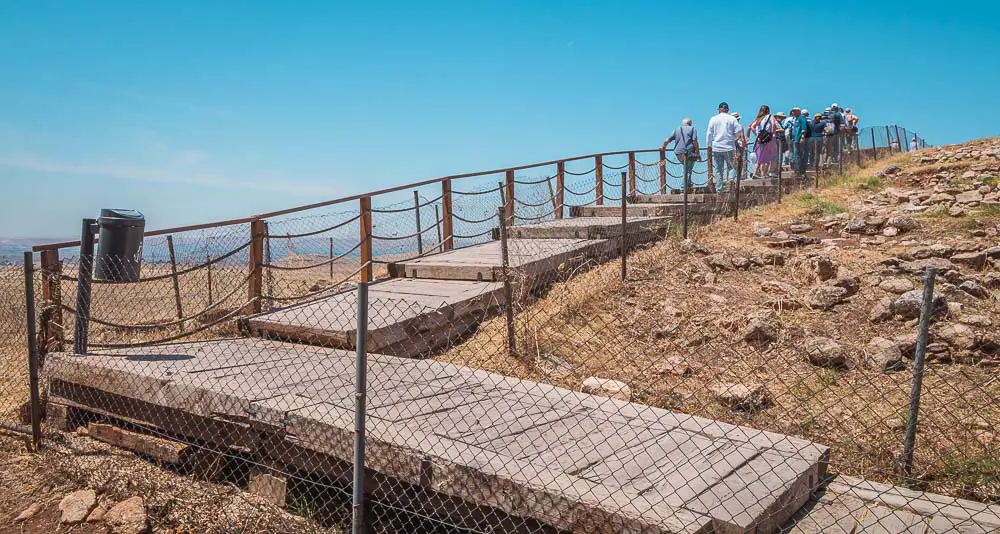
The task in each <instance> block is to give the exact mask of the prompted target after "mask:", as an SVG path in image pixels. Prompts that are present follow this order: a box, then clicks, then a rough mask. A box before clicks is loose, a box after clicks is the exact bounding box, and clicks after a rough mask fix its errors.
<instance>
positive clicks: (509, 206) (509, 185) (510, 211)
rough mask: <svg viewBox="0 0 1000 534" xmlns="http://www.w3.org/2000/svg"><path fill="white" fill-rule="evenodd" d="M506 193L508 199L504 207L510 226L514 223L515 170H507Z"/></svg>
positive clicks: (505, 178) (505, 179)
mask: <svg viewBox="0 0 1000 534" xmlns="http://www.w3.org/2000/svg"><path fill="white" fill-rule="evenodd" d="M504 182H505V183H504V188H505V190H504V193H505V194H506V195H507V198H505V199H504V207H505V208H506V210H505V213H506V214H507V221H508V224H513V223H514V169H509V170H507V172H506V174H505V176H504Z"/></svg>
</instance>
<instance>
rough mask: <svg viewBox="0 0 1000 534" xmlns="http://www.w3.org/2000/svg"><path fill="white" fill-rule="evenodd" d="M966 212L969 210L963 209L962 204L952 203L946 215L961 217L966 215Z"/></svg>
mask: <svg viewBox="0 0 1000 534" xmlns="http://www.w3.org/2000/svg"><path fill="white" fill-rule="evenodd" d="M968 213H969V210H967V209H965V208H963V207H962V206H959V205H957V204H956V205H954V206H952V207H950V208H948V215H950V216H952V217H963V216H965V215H967V214H968Z"/></svg>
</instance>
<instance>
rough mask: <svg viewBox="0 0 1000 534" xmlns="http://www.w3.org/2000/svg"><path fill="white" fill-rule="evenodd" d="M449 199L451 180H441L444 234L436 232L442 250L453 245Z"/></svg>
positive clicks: (450, 199)
mask: <svg viewBox="0 0 1000 534" xmlns="http://www.w3.org/2000/svg"><path fill="white" fill-rule="evenodd" d="M451 201H452V198H451V180H441V228H442V229H443V230H444V235H443V236H442V235H441V234H438V241H439V242H440V243H441V249H442V250H451V249H452V247H454V246H455V243H454V241H455V240H454V235H455V234H454V230H453V228H452V220H451V214H452V211H451V209H452V205H451ZM436 208H437V206H436V205H435V209H436ZM435 216H436V214H435Z"/></svg>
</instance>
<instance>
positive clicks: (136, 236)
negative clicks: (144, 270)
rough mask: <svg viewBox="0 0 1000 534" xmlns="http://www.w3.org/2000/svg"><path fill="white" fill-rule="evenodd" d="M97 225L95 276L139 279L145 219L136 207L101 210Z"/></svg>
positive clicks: (117, 280) (132, 280) (115, 280)
mask: <svg viewBox="0 0 1000 534" xmlns="http://www.w3.org/2000/svg"><path fill="white" fill-rule="evenodd" d="M97 225H98V228H99V230H98V239H97V254H96V256H95V257H94V278H95V279H97V280H103V281H106V282H119V283H125V282H137V281H138V280H139V270H140V268H141V266H142V234H143V231H144V230H145V228H146V218H145V217H143V215H142V214H141V213H139V212H138V211H135V210H114V209H102V210H101V217H100V218H99V219H97Z"/></svg>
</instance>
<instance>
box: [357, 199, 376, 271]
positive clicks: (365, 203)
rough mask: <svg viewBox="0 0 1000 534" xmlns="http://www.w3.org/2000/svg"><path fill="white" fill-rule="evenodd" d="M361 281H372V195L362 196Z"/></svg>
mask: <svg viewBox="0 0 1000 534" xmlns="http://www.w3.org/2000/svg"><path fill="white" fill-rule="evenodd" d="M360 206H361V219H360V221H361V224H360V225H359V226H360V228H361V235H360V236H359V237H360V238H361V281H362V282H371V281H372V270H373V269H372V268H373V267H374V264H372V259H373V255H372V197H361V199H360Z"/></svg>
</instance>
